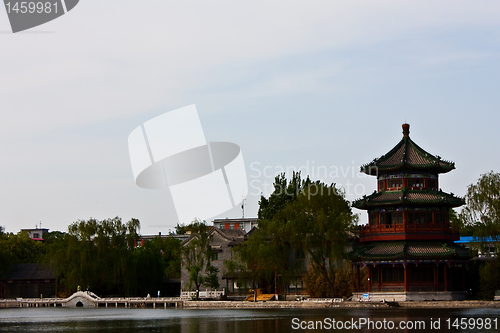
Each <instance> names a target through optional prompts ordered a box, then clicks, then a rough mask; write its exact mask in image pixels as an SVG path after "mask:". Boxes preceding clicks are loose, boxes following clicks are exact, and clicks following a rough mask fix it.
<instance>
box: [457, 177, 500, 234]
mask: <svg viewBox="0 0 500 333" xmlns="http://www.w3.org/2000/svg"><path fill="white" fill-rule="evenodd" d="M459 219H460V221H461V222H462V223H463V225H464V226H465V227H467V226H472V227H473V230H474V231H473V232H472V236H475V237H478V238H479V239H483V240H484V239H486V238H488V237H493V238H497V240H500V174H499V173H494V172H493V171H491V172H489V173H486V174H483V175H481V177H480V178H479V180H478V181H477V183H475V184H471V185H469V186H468V187H467V194H466V195H465V207H464V208H463V209H462V212H461V213H460V215H459Z"/></svg>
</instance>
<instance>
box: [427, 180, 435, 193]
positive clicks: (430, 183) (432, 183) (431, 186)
mask: <svg viewBox="0 0 500 333" xmlns="http://www.w3.org/2000/svg"><path fill="white" fill-rule="evenodd" d="M427 188H429V189H431V190H436V189H437V185H436V180H435V179H428V180H427Z"/></svg>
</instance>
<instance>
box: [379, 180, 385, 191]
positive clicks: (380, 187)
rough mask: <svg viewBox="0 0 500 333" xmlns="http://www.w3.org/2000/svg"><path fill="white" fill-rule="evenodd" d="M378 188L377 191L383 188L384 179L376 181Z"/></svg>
mask: <svg viewBox="0 0 500 333" xmlns="http://www.w3.org/2000/svg"><path fill="white" fill-rule="evenodd" d="M378 190H379V191H382V190H385V187H384V181H383V180H379V181H378Z"/></svg>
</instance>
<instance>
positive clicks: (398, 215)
mask: <svg viewBox="0 0 500 333" xmlns="http://www.w3.org/2000/svg"><path fill="white" fill-rule="evenodd" d="M391 219H392V223H397V224H403V213H402V212H394V213H391Z"/></svg>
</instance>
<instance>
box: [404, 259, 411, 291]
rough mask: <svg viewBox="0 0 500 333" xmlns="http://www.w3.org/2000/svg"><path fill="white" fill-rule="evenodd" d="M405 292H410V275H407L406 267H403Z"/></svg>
mask: <svg viewBox="0 0 500 333" xmlns="http://www.w3.org/2000/svg"><path fill="white" fill-rule="evenodd" d="M404 272H405V291H410V275H409V274H408V265H405V268H404Z"/></svg>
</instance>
